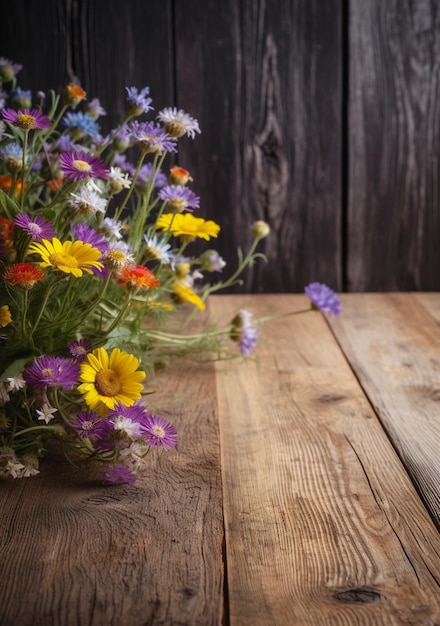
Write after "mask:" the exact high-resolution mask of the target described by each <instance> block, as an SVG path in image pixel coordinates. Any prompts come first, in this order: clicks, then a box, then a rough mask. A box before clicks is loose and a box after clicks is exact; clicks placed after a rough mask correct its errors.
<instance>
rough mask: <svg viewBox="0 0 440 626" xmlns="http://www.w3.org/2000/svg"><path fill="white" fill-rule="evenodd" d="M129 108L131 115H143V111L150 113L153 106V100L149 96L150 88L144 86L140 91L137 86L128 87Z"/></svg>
mask: <svg viewBox="0 0 440 626" xmlns="http://www.w3.org/2000/svg"><path fill="white" fill-rule="evenodd" d="M125 89H126V91H127V94H128V95H127V102H128V110H129V113H130V114H131V115H142V113H148V111H151V110H152V109H153V107H152V106H151V103H152V102H153V100H152V99H151V98H149V97H148V96H149V93H150V88H149V87H144V88H143V89H141V90H140V91H139V90H138V89H137V87H126V88H125Z"/></svg>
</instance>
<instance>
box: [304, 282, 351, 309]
mask: <svg viewBox="0 0 440 626" xmlns="http://www.w3.org/2000/svg"><path fill="white" fill-rule="evenodd" d="M304 291H305V293H306V294H307V295H308V296H309V298H310V300H311V301H312V308H315V309H317V310H320V311H322V312H323V313H330V315H334V316H337V315H339V314H340V313H341V306H342V305H341V301H340V299H339V298H338V296H337V295H336V293H335V292H334V291H333V289H330V287H327V285H324V284H323V283H310V285H307V287H306V288H305V289H304Z"/></svg>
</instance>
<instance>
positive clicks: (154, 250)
mask: <svg viewBox="0 0 440 626" xmlns="http://www.w3.org/2000/svg"><path fill="white" fill-rule="evenodd" d="M144 239H145V243H146V244H147V252H148V257H149V258H151V259H154V260H156V261H160V262H161V263H163V264H164V265H170V263H171V261H172V258H173V253H172V250H171V245H170V244H169V243H167V242H166V241H165V239H161V238H160V237H159V236H158V235H151V236H149V235H148V234H147V235H144Z"/></svg>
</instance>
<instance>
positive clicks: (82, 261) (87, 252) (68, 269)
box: [29, 237, 103, 277]
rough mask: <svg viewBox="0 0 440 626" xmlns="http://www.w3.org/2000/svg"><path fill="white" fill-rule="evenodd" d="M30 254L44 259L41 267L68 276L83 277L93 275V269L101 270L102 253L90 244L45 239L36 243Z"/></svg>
mask: <svg viewBox="0 0 440 626" xmlns="http://www.w3.org/2000/svg"><path fill="white" fill-rule="evenodd" d="M29 254H39V255H40V256H41V258H42V259H43V262H42V263H40V266H41V267H52V268H53V269H54V270H60V271H61V272H65V273H66V274H73V275H74V276H76V277H80V276H82V275H83V272H87V273H88V274H92V273H93V272H92V269H91V268H93V267H94V268H101V267H103V265H102V263H100V262H99V261H98V259H99V257H100V256H101V252H100V251H99V250H98V249H97V248H94V247H93V246H92V245H91V244H90V243H84V242H83V241H65V242H64V243H61V241H60V240H59V239H57V238H56V237H54V238H53V239H52V241H48V240H47V239H43V240H42V242H41V243H37V242H34V243H32V244H31V245H30V247H29Z"/></svg>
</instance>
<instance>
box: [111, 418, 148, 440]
mask: <svg viewBox="0 0 440 626" xmlns="http://www.w3.org/2000/svg"><path fill="white" fill-rule="evenodd" d="M112 423H113V427H114V430H121V431H123V432H124V433H126V434H127V435H128V436H129V437H130V439H132V440H133V441H134V440H136V439H139V438H140V437H141V435H142V433H141V426H140V424H138V423H137V422H133V421H132V420H131V419H130V418H129V417H124V416H123V415H118V416H117V417H115V418H114V419H113V420H112Z"/></svg>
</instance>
